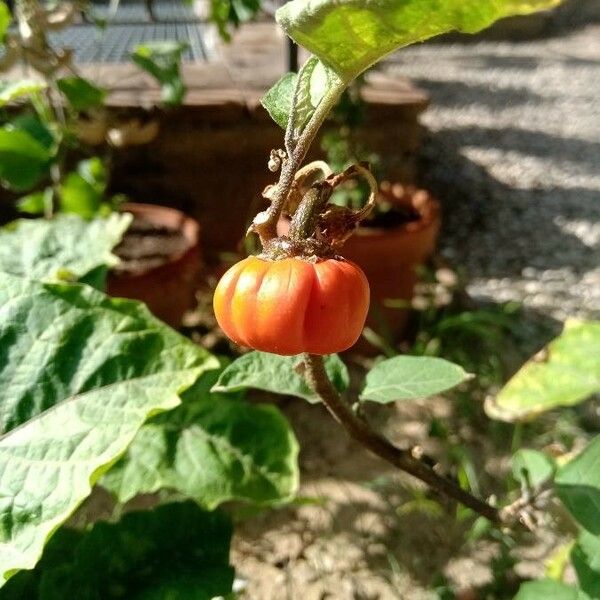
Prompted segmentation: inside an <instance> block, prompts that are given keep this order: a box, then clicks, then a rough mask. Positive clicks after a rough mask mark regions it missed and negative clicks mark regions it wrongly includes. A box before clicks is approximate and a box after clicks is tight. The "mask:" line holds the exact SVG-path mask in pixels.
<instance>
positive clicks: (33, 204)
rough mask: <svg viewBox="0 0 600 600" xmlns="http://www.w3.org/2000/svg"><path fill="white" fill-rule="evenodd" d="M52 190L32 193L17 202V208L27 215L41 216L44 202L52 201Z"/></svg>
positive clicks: (0, 234) (0, 251) (44, 206)
mask: <svg viewBox="0 0 600 600" xmlns="http://www.w3.org/2000/svg"><path fill="white" fill-rule="evenodd" d="M52 194H53V192H52V188H46V189H45V190H44V191H42V192H32V193H31V194H27V195H26V196H23V197H22V198H19V199H18V200H17V208H18V209H19V211H20V212H24V213H27V214H29V215H41V214H43V212H44V210H45V208H46V200H47V199H48V198H49V199H50V201H52ZM0 239H2V232H1V231H0ZM0 256H2V250H1V249H0Z"/></svg>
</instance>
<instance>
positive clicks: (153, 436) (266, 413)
mask: <svg viewBox="0 0 600 600" xmlns="http://www.w3.org/2000/svg"><path fill="white" fill-rule="evenodd" d="M217 376H218V372H217V371H211V372H209V373H207V374H205V375H204V376H203V377H202V378H201V379H200V380H199V381H198V382H197V383H196V385H194V386H193V387H192V388H190V389H189V390H187V391H186V392H185V394H184V395H183V396H182V405H181V406H180V407H179V408H177V409H175V410H174V411H171V412H169V413H167V414H164V415H160V416H158V417H156V418H155V419H153V420H152V421H151V422H149V423H147V424H146V425H144V427H142V429H141V430H140V432H139V433H138V435H137V437H136V438H135V440H134V442H133V444H132V445H131V447H130V448H129V450H128V452H127V454H126V455H125V456H124V457H123V459H122V460H121V461H120V462H119V463H117V465H115V467H113V469H111V471H110V472H109V473H108V474H107V475H106V476H105V477H104V479H103V480H102V482H101V484H102V485H103V486H104V487H106V488H107V489H109V490H111V491H112V492H113V493H114V494H115V495H116V496H117V497H118V499H119V501H120V502H127V501H128V500H130V499H131V498H133V497H134V496H136V495H138V494H143V493H152V492H156V491H158V490H160V489H170V490H175V491H177V492H179V493H181V494H184V495H185V496H187V497H189V498H192V499H194V500H195V501H196V502H197V503H198V504H200V505H201V506H203V507H205V508H211V509H212V508H214V507H216V506H217V505H219V504H221V503H222V502H226V501H228V500H246V501H251V502H256V503H268V502H275V501H282V500H289V499H290V498H291V497H292V496H293V495H294V494H295V493H296V490H297V487H298V465H297V458H298V443H297V441H296V438H295V437H294V434H293V432H292V430H291V428H290V426H289V424H288V423H287V421H286V420H285V418H284V417H283V416H282V415H281V413H280V412H279V411H278V410H277V409H276V408H275V407H273V406H269V405H260V404H249V403H247V402H244V401H241V400H239V399H234V398H230V397H227V396H223V395H220V394H211V393H210V392H209V390H210V388H211V386H212V385H213V384H214V382H215V381H216V378H217Z"/></svg>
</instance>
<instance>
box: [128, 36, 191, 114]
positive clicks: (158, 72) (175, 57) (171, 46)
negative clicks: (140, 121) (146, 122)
mask: <svg viewBox="0 0 600 600" xmlns="http://www.w3.org/2000/svg"><path fill="white" fill-rule="evenodd" d="M186 48H187V44H184V43H181V42H171V41H165V42H160V41H156V42H148V43H146V44H141V45H138V46H136V47H135V49H134V50H133V52H132V54H131V58H132V60H133V62H134V63H135V64H136V65H137V66H138V67H140V69H143V70H144V71H146V73H148V74H150V75H152V77H154V79H156V81H157V82H158V83H159V84H160V86H161V92H162V100H163V102H164V103H165V104H167V105H169V106H176V105H178V104H181V102H182V101H183V98H184V96H185V92H186V88H185V86H184V84H183V81H182V80H181V74H180V65H181V58H182V56H183V53H184V51H185V50H186Z"/></svg>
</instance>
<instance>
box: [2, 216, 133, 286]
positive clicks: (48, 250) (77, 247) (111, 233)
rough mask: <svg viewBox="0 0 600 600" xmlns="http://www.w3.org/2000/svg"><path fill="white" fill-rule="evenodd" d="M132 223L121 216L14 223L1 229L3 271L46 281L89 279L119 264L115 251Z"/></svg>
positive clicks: (71, 217) (59, 217)
mask: <svg viewBox="0 0 600 600" xmlns="http://www.w3.org/2000/svg"><path fill="white" fill-rule="evenodd" d="M130 223H131V215H128V214H117V213H113V214H111V215H110V216H109V217H107V218H106V219H94V220H92V221H84V220H83V219H81V218H79V217H77V216H75V215H57V216H56V217H54V219H52V220H46V219H34V220H32V219H21V220H18V221H14V222H13V223H11V224H10V225H7V226H6V227H3V228H2V229H0V271H4V272H5V273H11V274H12V275H19V276H21V277H30V278H32V279H40V280H45V281H60V280H63V281H64V280H65V279H67V280H71V281H77V280H81V279H85V278H86V277H87V276H89V275H91V274H92V273H93V272H95V271H97V270H98V269H99V268H105V267H112V266H114V265H116V264H117V263H118V258H117V257H116V256H115V255H114V254H112V252H111V251H112V249H113V248H114V247H115V246H116V245H117V244H118V243H119V242H120V241H121V238H122V236H123V234H124V233H125V231H126V230H127V228H128V227H129V224H130ZM82 248H85V252H82ZM101 279H102V281H100V282H99V283H101V284H103V278H101Z"/></svg>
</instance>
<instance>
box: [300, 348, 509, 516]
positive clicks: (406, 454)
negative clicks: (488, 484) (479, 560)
mask: <svg viewBox="0 0 600 600" xmlns="http://www.w3.org/2000/svg"><path fill="white" fill-rule="evenodd" d="M303 359H304V363H305V371H304V374H305V377H306V380H307V382H308V384H309V385H310V387H311V388H312V389H313V390H314V391H315V392H316V393H317V395H318V396H319V398H320V399H321V400H322V402H323V404H324V405H325V407H326V408H327V410H328V411H329V412H330V413H331V415H332V416H333V418H334V419H335V420H336V421H337V422H338V423H340V424H341V425H342V426H343V427H344V429H345V430H346V431H347V432H348V434H349V435H350V436H351V437H352V438H353V439H354V440H356V441H357V442H358V443H359V444H361V445H362V446H364V447H365V448H367V449H368V450H370V451H371V452H373V454H376V455H377V456H379V457H380V458H382V459H383V460H385V461H387V462H388V463H390V464H391V465H393V466H395V467H396V468H398V469H400V470H401V471H405V472H406V473H410V474H411V475H413V476H414V477H416V478H417V479H420V480H421V481H423V482H424V483H426V484H427V485H429V486H430V487H432V488H433V489H435V490H437V491H438V492H440V493H442V494H444V495H445V496H448V497H450V498H453V499H454V500H457V501H458V502H460V503H461V504H464V505H465V506H467V507H468V508H470V509H472V510H473V511H475V512H476V513H478V514H480V515H481V516H483V517H485V518H486V519H489V520H490V521H492V522H494V523H502V522H503V518H502V515H501V513H500V511H499V510H498V509H497V508H495V507H494V506H492V505H491V504H488V503H487V502H484V501H483V500H480V499H479V498H476V497H475V496H473V495H471V494H469V493H468V492H467V491H465V490H463V489H462V488H461V487H460V486H459V485H458V484H456V483H454V481H452V480H450V479H447V478H446V477H443V476H442V475H439V474H438V473H436V472H435V470H434V469H433V468H432V467H430V466H429V465H427V464H425V463H424V462H422V461H421V460H419V459H418V458H417V457H415V456H414V455H413V454H412V453H411V452H410V451H409V450H403V449H401V448H397V447H396V446H394V445H393V444H392V443H391V442H390V441H388V440H387V439H386V438H384V437H383V436H381V435H380V434H379V433H377V432H376V431H374V430H373V429H372V428H371V427H370V426H369V424H368V423H367V422H366V421H365V420H363V419H361V418H360V417H358V416H357V415H356V414H354V413H353V412H352V410H351V409H350V408H349V407H348V405H347V404H346V403H345V402H344V401H343V400H342V398H341V397H340V395H339V394H338V393H337V391H336V389H335V388H334V387H333V385H332V384H331V382H330V381H329V378H328V377H327V373H326V372H325V366H324V363H323V357H322V356H316V355H314V354H304V355H303Z"/></svg>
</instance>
